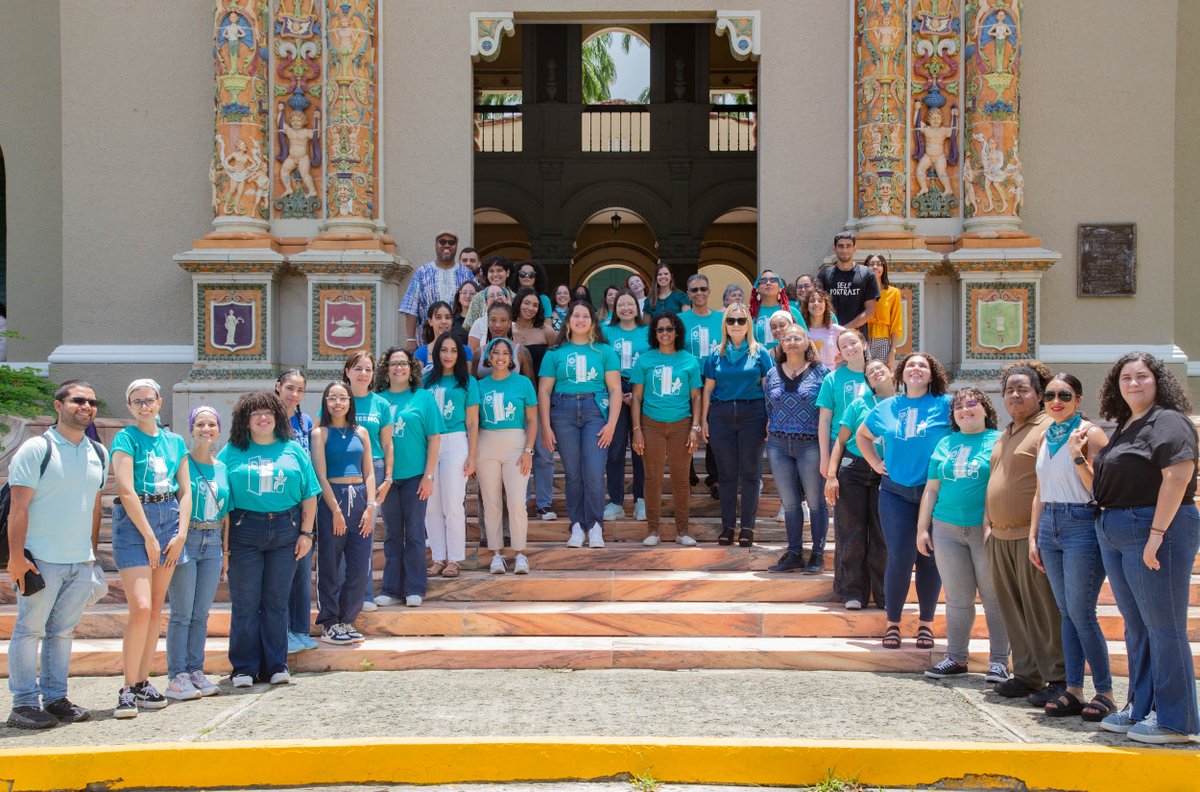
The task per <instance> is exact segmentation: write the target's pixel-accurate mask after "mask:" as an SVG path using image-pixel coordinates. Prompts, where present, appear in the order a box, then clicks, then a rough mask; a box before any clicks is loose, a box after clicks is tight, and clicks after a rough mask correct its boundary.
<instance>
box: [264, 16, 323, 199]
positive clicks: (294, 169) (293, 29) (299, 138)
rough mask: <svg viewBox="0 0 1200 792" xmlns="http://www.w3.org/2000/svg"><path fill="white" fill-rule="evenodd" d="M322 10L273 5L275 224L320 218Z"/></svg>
mask: <svg viewBox="0 0 1200 792" xmlns="http://www.w3.org/2000/svg"><path fill="white" fill-rule="evenodd" d="M322 10H323V3H322V2H321V0H278V2H277V3H276V5H275V13H274V19H273V27H274V31H275V38H274V41H273V42H272V46H271V72H272V74H274V76H275V90H274V92H273V95H272V97H271V117H272V120H273V122H274V124H275V126H274V137H273V142H274V143H275V152H274V157H273V158H272V160H273V162H272V168H271V174H272V195H273V196H274V200H273V201H272V213H271V214H272V217H273V218H275V219H277V220H278V219H283V220H291V219H315V218H318V217H320V216H321V206H322V204H323V201H322V200H321V194H322V192H323V190H322V175H321V174H322V168H321V164H322V162H323V154H324V151H323V148H324V147H323V146H322V131H321V124H322V114H321V92H322V89H323V87H324V85H323V82H322V79H321V75H322V60H323V52H324V42H323V41H322V38H323V36H322V25H321V16H322Z"/></svg>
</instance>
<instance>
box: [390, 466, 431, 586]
mask: <svg viewBox="0 0 1200 792" xmlns="http://www.w3.org/2000/svg"><path fill="white" fill-rule="evenodd" d="M420 485H421V476H413V477H412V478H406V479H396V480H395V481H393V482H392V486H391V489H389V490H388V494H387V497H386V498H384V501H383V518H384V522H385V523H386V525H387V536H386V537H384V540H383V593H384V594H386V595H388V596H389V597H394V598H396V599H403V598H404V597H408V596H411V595H413V594H416V595H417V596H418V597H424V596H425V503H426V501H423V500H421V499H420V498H418V497H417V487H419V486H420Z"/></svg>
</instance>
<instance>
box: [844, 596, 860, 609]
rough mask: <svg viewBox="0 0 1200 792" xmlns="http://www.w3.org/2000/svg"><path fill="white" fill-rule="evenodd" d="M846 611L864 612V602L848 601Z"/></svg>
mask: <svg viewBox="0 0 1200 792" xmlns="http://www.w3.org/2000/svg"><path fill="white" fill-rule="evenodd" d="M846 610H862V601H861V600H856V599H848V600H846Z"/></svg>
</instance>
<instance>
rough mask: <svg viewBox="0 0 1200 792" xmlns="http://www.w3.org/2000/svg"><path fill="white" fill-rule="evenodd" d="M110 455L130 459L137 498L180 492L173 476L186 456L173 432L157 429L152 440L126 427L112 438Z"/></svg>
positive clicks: (132, 428) (179, 438) (134, 429)
mask: <svg viewBox="0 0 1200 792" xmlns="http://www.w3.org/2000/svg"><path fill="white" fill-rule="evenodd" d="M112 452H113V453H114V454H116V453H117V452H121V453H125V454H128V455H129V456H130V458H132V459H133V490H134V492H136V493H137V494H138V495H165V494H166V493H168V492H176V491H177V490H178V489H179V482H178V481H176V480H175V474H176V473H178V472H179V463H180V462H181V461H182V460H183V458H184V457H185V456H187V446H186V445H185V444H184V442H183V438H182V437H180V436H179V435H177V434H175V433H174V432H168V431H167V430H166V429H161V428H160V429H159V430H158V434H156V435H155V436H154V437H151V436H150V435H148V434H146V433H145V432H143V431H142V430H141V429H138V428H137V427H136V426H126V427H125V428H124V429H122V430H121V431H119V432H117V436H116V437H114V438H113V441H112Z"/></svg>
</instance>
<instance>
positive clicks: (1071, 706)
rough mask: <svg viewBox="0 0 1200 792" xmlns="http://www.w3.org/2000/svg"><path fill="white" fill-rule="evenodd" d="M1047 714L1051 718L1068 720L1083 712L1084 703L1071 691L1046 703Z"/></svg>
mask: <svg viewBox="0 0 1200 792" xmlns="http://www.w3.org/2000/svg"><path fill="white" fill-rule="evenodd" d="M1045 710H1046V714H1047V715H1049V716H1050V717H1051V718H1068V717H1070V716H1072V715H1078V714H1079V713H1081V712H1083V702H1082V701H1080V700H1079V697H1078V696H1076V695H1075V694H1074V693H1072V692H1070V691H1069V690H1064V691H1063V692H1062V693H1059V694H1058V698H1053V699H1050V700H1049V701H1047V702H1046V706H1045Z"/></svg>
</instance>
